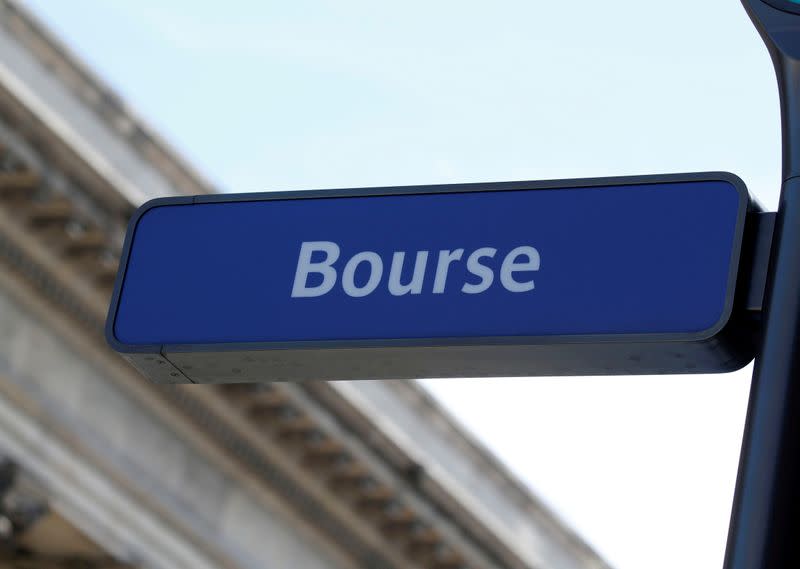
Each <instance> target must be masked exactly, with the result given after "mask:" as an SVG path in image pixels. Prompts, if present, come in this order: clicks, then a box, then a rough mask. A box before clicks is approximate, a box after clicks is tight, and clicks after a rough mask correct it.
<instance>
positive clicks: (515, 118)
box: [25, 0, 780, 569]
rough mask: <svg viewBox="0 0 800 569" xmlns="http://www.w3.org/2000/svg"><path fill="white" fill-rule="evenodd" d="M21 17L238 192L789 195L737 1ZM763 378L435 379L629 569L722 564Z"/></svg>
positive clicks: (72, 8) (299, 1) (261, 5)
mask: <svg viewBox="0 0 800 569" xmlns="http://www.w3.org/2000/svg"><path fill="white" fill-rule="evenodd" d="M25 3H26V4H27V5H28V6H29V7H30V8H31V9H32V10H33V11H34V13H36V14H37V15H38V16H39V17H40V18H42V19H43V20H44V21H45V22H46V23H47V24H48V26H49V27H50V28H51V29H52V30H53V31H54V32H56V34H57V35H59V36H60V37H61V38H62V40H63V41H65V42H66V44H67V45H68V46H69V47H70V48H71V49H72V50H74V51H75V52H76V53H77V54H79V55H80V57H82V58H83V59H84V60H85V61H86V62H87V63H88V65H89V66H90V67H91V68H92V69H94V70H95V71H96V72H97V73H98V74H99V75H100V76H101V77H103V78H104V79H105V80H106V81H107V82H108V83H110V84H111V85H112V86H113V87H114V88H115V89H116V90H117V91H118V92H119V93H120V94H121V95H122V96H123V97H124V99H125V100H126V101H127V102H128V104H129V105H130V107H131V108H132V109H133V110H134V112H135V113H136V114H138V115H139V116H141V117H142V118H143V119H144V120H145V122H147V123H149V124H150V125H152V127H153V128H154V129H155V130H156V131H158V132H159V133H160V134H161V135H162V136H163V137H164V138H165V139H166V140H167V141H168V142H169V143H170V144H171V145H173V146H174V147H175V148H176V149H178V150H179V151H180V152H181V153H182V154H183V155H185V156H186V157H187V158H188V159H189V161H190V162H191V163H192V164H193V165H194V166H195V167H196V168H197V169H198V170H199V171H200V172H202V173H203V174H204V175H205V176H207V177H208V178H209V179H210V180H212V181H213V182H214V183H215V184H216V185H217V186H218V187H219V188H220V189H221V190H223V191H237V192H238V191H265V190H285V189H317V188H334V187H358V186H389V185H405V184H436V183H457V182H478V181H482V182H486V181H501V180H539V179H553V178H575V177H594V176H606V175H609V176H617V175H633V174H657V173H668V172H692V171H709V170H726V171H730V172H733V173H735V174H737V175H738V176H740V177H741V178H742V179H743V180H744V181H745V183H746V184H747V186H748V187H749V189H750V191H751V193H752V194H753V195H754V196H755V197H756V198H757V199H758V200H759V201H760V202H761V203H762V205H764V207H765V208H767V209H770V210H772V209H774V208H775V207H776V204H777V197H778V189H779V184H780V131H779V110H778V96H777V88H776V86H775V80H774V76H773V71H772V67H771V64H770V61H769V58H768V55H767V52H766V49H765V48H764V47H763V45H762V44H761V41H760V39H759V38H758V36H757V34H756V32H755V30H754V29H753V27H752V25H751V24H750V22H749V20H748V18H747V16H746V14H745V12H744V10H743V8H742V7H741V5H740V3H739V2H737V1H736V0H704V1H703V2H697V0H673V1H671V2H641V0H608V1H606V2H598V1H597V0H572V1H570V2H563V1H559V2H554V1H543V0H526V1H511V0H498V1H496V2H473V1H469V0H458V1H455V0H437V1H435V2H432V1H430V0H425V1H422V0H405V1H403V2H368V1H351V0H338V1H335V2H334V1H330V2H326V1H315V0H294V1H292V2H274V1H266V2H252V1H246V0H227V1H226V2H225V3H217V2H214V3H211V2H198V1H197V0H194V1H183V0H173V1H172V2H169V3H167V2H164V1H162V0H114V1H111V2H108V1H106V0H71V1H70V2H52V1H47V0H26V2H25ZM687 205H689V206H690V204H687ZM751 373H752V367H748V368H747V369H745V370H743V371H741V372H737V373H734V374H728V375H717V376H682V377H666V376H665V377H615V378H596V377H594V378H518V379H488V380H487V379H482V380H472V379H451V380H424V381H423V383H424V385H425V386H426V387H427V388H429V389H430V390H431V392H432V393H433V394H434V395H435V396H436V397H437V398H438V399H439V400H440V401H441V402H442V404H443V405H444V406H445V407H446V408H447V409H448V410H449V411H450V413H452V414H453V415H454V416H455V417H456V418H457V419H458V420H460V421H461V422H462V423H463V424H464V425H466V426H467V427H468V428H469V429H471V430H472V432H473V433H475V435H476V436H477V437H478V438H479V439H480V440H481V441H482V442H483V443H484V444H485V445H486V446H487V447H489V448H490V449H491V450H492V451H493V452H494V453H495V454H497V455H498V456H499V457H500V458H501V459H502V460H503V461H504V462H505V463H506V464H507V465H508V466H509V467H510V468H511V469H512V470H513V471H514V472H515V473H516V475H517V476H519V478H520V479H522V480H523V481H525V482H526V483H527V484H528V485H529V486H530V487H531V488H532V489H533V491H534V492H536V493H537V494H538V495H539V496H540V497H541V498H542V499H543V500H544V501H545V502H546V503H547V504H548V505H549V506H550V507H551V508H552V509H553V510H554V511H555V512H556V513H557V514H558V515H559V516H560V517H561V518H562V519H564V520H565V521H566V522H568V523H569V524H571V525H572V526H573V527H574V528H576V530H577V531H578V532H579V533H580V534H581V535H582V536H583V537H584V538H585V539H586V540H587V541H588V542H589V543H590V544H591V545H592V546H593V547H594V548H595V549H596V550H597V551H598V552H599V553H600V554H601V555H603V556H604V557H605V558H606V559H607V560H608V561H609V562H610V563H611V564H612V565H613V566H614V567H616V568H618V569H640V568H642V567H648V568H650V569H674V568H675V567H680V568H682V569H695V568H696V569H701V568H702V569H708V568H714V567H721V566H722V560H723V554H724V548H725V540H726V535H727V529H728V521H729V516H730V507H731V499H732V496H733V488H734V483H735V478H736V468H737V461H738V455H739V447H740V441H741V435H742V428H743V422H744V417H745V411H746V405H747V395H748V390H749V384H750V374H751Z"/></svg>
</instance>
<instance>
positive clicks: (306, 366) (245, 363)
mask: <svg viewBox="0 0 800 569" xmlns="http://www.w3.org/2000/svg"><path fill="white" fill-rule="evenodd" d="M699 181H723V182H727V183H730V184H731V185H732V186H733V187H734V188H736V190H737V192H738V193H739V211H738V218H737V221H736V230H735V243H734V250H733V251H732V254H731V262H730V267H729V271H728V273H729V274H728V287H727V296H726V299H725V305H724V310H723V314H722V316H721V318H720V320H719V321H718V322H717V323H716V324H715V325H714V326H712V327H710V328H708V329H706V330H704V331H702V332H693V333H661V334H590V335H567V336H564V335H558V336H556V335H552V336H492V337H469V338H464V337H458V338H415V339H383V340H374V339H368V340H322V341H295V342H255V343H249V342H248V343H233V342H231V343H224V344H170V345H161V344H150V345H130V344H125V343H123V342H120V341H119V340H118V339H117V338H116V336H115V333H114V326H115V322H116V314H117V311H118V308H119V302H120V296H121V292H122V285H123V282H124V279H125V274H126V270H127V264H128V260H129V256H130V249H131V245H132V241H133V237H134V235H135V232H136V228H137V224H138V222H139V220H140V219H141V218H142V217H143V216H144V215H145V214H146V213H147V212H148V211H150V210H151V209H153V208H156V207H161V206H170V205H191V204H204V203H230V202H248V201H274V200H302V199H315V198H348V197H377V196H389V195H418V194H440V193H469V192H489V191H517V190H545V189H546V190H553V189H571V188H590V187H600V186H625V185H648V184H668V183H680V182H699ZM687 207H691V204H687ZM754 211H757V206H756V205H755V204H754V203H753V202H752V201H751V199H750V197H749V194H748V192H747V189H746V187H745V184H744V182H742V180H741V179H739V178H738V177H737V176H735V175H733V174H729V173H726V172H703V173H691V174H666V175H646V176H625V177H605V178H578V179H565V180H545V181H517V182H498V183H472V184H447V185H428V186H402V187H373V188H357V189H336V190H308V191H288V192H287V191H283V192H260V193H248V194H212V195H202V196H194V197H191V196H188V197H166V198H157V199H154V200H150V201H148V202H147V203H145V204H144V205H142V206H141V207H140V208H139V209H138V210H137V211H136V212H135V213H134V215H133V216H132V218H131V220H130V223H129V228H128V232H127V234H126V237H125V242H124V246H123V250H122V256H121V261H120V269H119V272H118V274H117V279H116V282H115V284H114V291H113V295H112V300H111V305H110V308H109V314H108V319H107V321H106V327H105V334H106V339H107V341H108V343H109V345H110V346H111V347H112V348H114V349H115V350H116V351H117V352H119V353H121V354H122V355H123V356H124V357H125V358H126V359H128V360H129V361H130V362H131V363H132V364H133V365H134V366H136V367H137V368H138V369H140V371H142V372H143V373H144V374H145V375H147V376H148V377H150V378H151V379H153V380H155V381H158V382H164V383H183V382H199V383H214V382H246V381H302V380H312V379H321V380H337V379H410V378H421V377H491V376H499V377H503V376H542V375H546V376H561V375H619V374H665V373H714V372H726V371H734V370H736V369H739V368H741V367H743V366H744V365H746V364H747V363H749V362H750V361H751V360H752V359H753V357H754V354H755V340H754V338H753V336H754V334H753V329H754V325H753V322H752V314H750V313H748V312H747V311H746V310H736V308H737V306H738V305H739V304H743V300H742V298H741V297H742V296H743V294H744V292H745V291H744V289H745V288H746V287H745V286H741V285H742V282H743V279H744V278H746V275H747V274H748V273H749V271H748V270H747V267H746V266H745V265H746V263H742V253H743V245H744V242H745V223H746V219H747V214H748V213H751V212H754ZM737 281H739V285H740V286H737Z"/></svg>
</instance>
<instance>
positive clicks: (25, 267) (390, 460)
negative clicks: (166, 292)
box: [0, 0, 607, 569]
mask: <svg viewBox="0 0 800 569" xmlns="http://www.w3.org/2000/svg"><path fill="white" fill-rule="evenodd" d="M213 191H215V189H214V188H213V187H211V186H210V185H209V184H208V183H207V182H206V181H205V180H203V179H202V178H201V177H200V176H199V175H198V174H197V173H195V172H194V171H193V170H192V168H191V167H190V166H189V165H187V164H186V163H185V162H184V161H183V160H182V159H181V157H180V156H177V155H176V154H175V153H174V152H173V151H172V150H171V149H170V148H169V146H168V145H166V144H165V143H164V142H163V141H162V140H160V139H159V138H158V136H157V135H156V134H155V133H153V132H152V131H150V130H149V129H148V128H147V127H146V126H145V125H144V124H143V123H142V121H141V120H139V119H138V118H137V117H136V116H135V115H134V114H132V113H131V112H130V110H129V109H127V108H126V106H125V104H124V103H123V102H122V101H121V100H119V98H118V97H117V96H115V94H114V93H113V92H111V91H110V90H109V89H108V88H107V87H106V86H104V85H103V83H102V81H100V80H99V79H98V78H97V77H95V76H94V75H93V74H92V73H91V71H90V70H88V69H86V68H85V67H84V66H83V65H82V64H81V62H80V61H77V60H76V58H75V57H74V56H72V55H71V54H70V53H68V52H67V50H65V48H64V46H63V45H61V44H60V43H59V42H58V41H57V40H56V39H55V38H53V37H52V36H51V35H50V34H49V33H48V32H47V31H46V30H45V29H43V27H42V26H41V25H40V24H39V23H37V22H36V21H35V20H34V19H33V18H32V17H31V15H30V14H28V13H26V11H25V10H24V9H22V8H21V7H20V6H19V5H17V4H16V3H15V2H12V1H11V0H0V568H6V567H14V568H43V569H44V568H72V569H100V568H108V569H110V568H116V567H143V568H191V569H202V568H210V567H224V568H228V567H230V568H263V567H281V568H283V567H287V568H309V569H313V568H328V567H331V568H332V567H336V568H346V567H368V568H375V569H384V568H385V569H390V568H392V569H395V568H404V567H409V568H425V569H467V568H469V569H472V568H475V569H478V568H487V569H488V568H498V569H499V568H508V569H522V568H532V569H533V568H535V569H547V568H553V569H603V568H606V567H607V565H606V564H605V563H604V562H603V561H602V560H601V559H600V558H599V557H598V556H597V555H596V554H595V553H594V552H593V551H592V550H591V549H590V548H589V547H588V546H587V545H586V544H585V543H584V542H583V541H582V540H581V539H580V538H579V537H578V536H577V535H575V533H573V532H572V531H571V530H570V528H568V527H566V526H565V525H564V524H563V523H562V522H560V521H559V520H558V519H557V518H556V517H555V516H554V515H553V514H552V513H551V512H550V511H548V509H547V508H546V507H545V506H544V505H543V504H542V503H541V502H540V501H539V500H538V499H537V498H536V497H535V496H533V495H531V493H530V492H529V491H528V490H527V489H526V488H524V487H523V486H522V485H521V484H520V483H519V482H518V481H517V480H516V479H515V478H514V477H513V476H512V475H511V474H510V473H509V472H508V471H507V470H506V469H505V468H504V467H503V466H502V465H501V464H499V463H498V462H497V461H496V460H495V459H494V458H493V457H492V456H491V454H490V453H489V452H487V451H486V450H485V449H484V448H482V447H481V446H480V445H479V444H478V443H476V442H475V440H473V439H472V438H471V437H470V436H469V434H468V433H465V432H464V431H463V430H462V429H461V428H460V427H459V426H458V425H457V424H455V423H454V421H453V420H452V419H451V418H450V417H448V416H447V414H446V413H445V412H443V411H442V409H441V408H440V407H439V406H438V405H437V404H436V403H435V402H433V401H432V399H431V398H430V397H429V396H428V395H427V394H426V393H425V392H424V391H423V390H422V389H421V388H420V387H418V386H417V385H416V384H414V383H409V382H383V383H378V382H359V383H308V384H303V385H295V384H263V385H201V386H178V385H176V386H166V387H165V386H156V385H152V384H150V383H149V382H147V381H146V380H144V379H143V378H142V377H141V376H139V375H138V374H137V373H136V372H135V370H133V369H132V368H131V367H129V366H128V365H127V364H126V363H125V362H123V361H122V360H121V359H120V358H118V357H117V356H116V355H115V354H114V353H112V352H111V351H110V350H109V349H107V347H106V345H105V341H104V339H103V335H102V328H103V322H104V319H105V316H106V310H107V303H108V300H109V296H110V293H111V287H112V284H113V280H114V276H115V272H116V269H117V262H118V255H119V251H120V248H121V244H122V239H123V236H124V231H125V225H126V221H127V219H128V217H129V216H130V215H131V213H132V212H133V211H134V209H135V208H136V207H137V206H138V205H139V204H141V203H142V202H143V201H145V200H147V199H149V198H153V197H156V196H164V195H182V194H201V193H209V192H213ZM164 278H165V279H168V278H169V275H164ZM487 405H491V402H487Z"/></svg>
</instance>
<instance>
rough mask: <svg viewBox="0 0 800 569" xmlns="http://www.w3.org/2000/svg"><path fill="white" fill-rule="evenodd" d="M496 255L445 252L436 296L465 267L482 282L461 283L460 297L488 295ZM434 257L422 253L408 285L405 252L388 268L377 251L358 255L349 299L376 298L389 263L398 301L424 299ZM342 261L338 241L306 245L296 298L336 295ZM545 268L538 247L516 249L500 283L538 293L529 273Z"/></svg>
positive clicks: (490, 250) (350, 266)
mask: <svg viewBox="0 0 800 569" xmlns="http://www.w3.org/2000/svg"><path fill="white" fill-rule="evenodd" d="M497 252H498V251H497V249H495V248H494V247H481V248H479V249H476V250H475V251H473V252H472V253H470V254H469V256H467V257H466V259H464V255H465V253H466V251H465V250H464V249H452V250H450V249H443V250H440V251H439V252H438V258H437V261H436V272H435V274H434V278H433V284H432V286H431V288H430V291H431V292H432V293H433V294H443V293H444V292H445V289H446V287H447V284H448V283H447V274H448V271H449V269H450V265H451V264H453V263H466V268H467V271H468V272H469V273H470V274H471V275H473V276H474V277H476V280H477V282H464V283H461V292H463V293H466V294H479V293H482V292H484V291H486V290H488V289H489V287H490V286H492V283H493V282H494V270H493V269H492V268H491V267H490V266H489V265H488V264H486V262H487V260H489V259H493V258H495V256H496V255H497ZM429 256H430V252H429V251H417V253H416V256H415V259H414V268H413V272H412V276H411V280H410V281H408V282H407V283H403V282H401V280H402V279H401V275H402V273H403V265H404V263H405V257H406V253H405V252H404V251H397V252H395V253H394V254H393V255H392V259H391V261H388V262H387V263H384V260H383V259H382V258H381V256H380V255H379V254H378V253H376V252H374V251H362V252H359V253H356V254H355V255H353V256H352V257H350V259H349V260H348V261H347V262H346V263H344V267H343V268H342V269H341V284H342V289H343V290H344V292H345V293H346V294H347V295H348V296H351V297H356V298H358V297H364V296H367V295H369V294H371V293H372V292H374V291H375V290H376V289H377V288H378V286H379V285H380V284H381V280H382V278H383V273H384V266H385V265H386V264H388V265H390V268H389V278H388V282H387V286H388V289H389V292H390V293H391V294H392V295H393V296H403V295H406V294H422V292H423V290H424V288H425V284H426V283H425V272H426V271H425V269H426V267H427V264H428V258H429ZM340 257H341V248H340V247H339V245H338V244H336V243H334V242H333V241H306V242H303V243H302V245H301V246H300V255H299V257H298V259H297V270H296V271H295V277H294V285H293V286H292V298H303V297H306V298H307V297H318V296H323V295H325V294H327V293H329V292H330V291H331V290H333V288H334V287H335V286H336V282H337V280H338V277H339V272H338V267H337V263H338V261H339V259H340ZM315 259H316V260H315ZM341 264H342V263H339V265H341ZM361 265H364V266H365V267H367V268H368V271H369V272H368V275H369V276H368V277H367V279H366V281H365V282H362V283H357V282H356V271H357V270H358V268H359V267H360V266H361ZM540 265H541V257H540V255H539V251H537V250H536V248H534V247H531V246H529V245H522V246H519V247H516V248H514V249H512V250H511V251H509V252H508V253H507V254H506V255H505V257H504V258H503V261H502V264H501V265H500V283H501V284H502V285H503V287H504V288H505V289H506V290H508V291H509V292H517V293H519V292H527V291H530V290H533V289H534V281H533V278H531V275H530V273H531V272H534V271H538V270H539V267H540ZM361 280H363V279H361ZM320 281H321V282H320ZM456 286H458V285H456Z"/></svg>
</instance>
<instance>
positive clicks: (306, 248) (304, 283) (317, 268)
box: [292, 241, 340, 298]
mask: <svg viewBox="0 0 800 569" xmlns="http://www.w3.org/2000/svg"><path fill="white" fill-rule="evenodd" d="M317 251H319V252H321V253H325V259H324V260H323V261H321V262H318V263H312V262H311V257H312V255H313V254H314V253H315V252H317ZM339 253H340V250H339V246H338V245H337V244H336V243H333V242H331V241H306V242H303V244H302V245H301V246H300V257H299V258H298V259H297V271H296V272H295V275H294V285H293V286H292V298H303V297H313V296H322V295H323V294H326V293H328V292H330V290H331V289H332V288H333V287H334V285H335V284H336V269H334V268H333V266H332V265H333V264H334V263H335V262H336V259H338V258H339ZM311 273H317V274H320V275H322V282H321V283H320V284H318V285H316V286H308V275H310V274H311Z"/></svg>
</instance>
